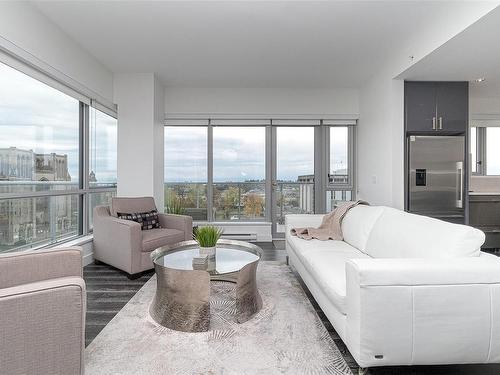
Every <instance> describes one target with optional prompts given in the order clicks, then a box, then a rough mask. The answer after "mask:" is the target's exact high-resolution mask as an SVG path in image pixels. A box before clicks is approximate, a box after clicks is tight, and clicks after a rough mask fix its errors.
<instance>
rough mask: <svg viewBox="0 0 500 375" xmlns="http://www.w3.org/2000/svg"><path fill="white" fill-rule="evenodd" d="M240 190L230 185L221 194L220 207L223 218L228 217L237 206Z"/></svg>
mask: <svg viewBox="0 0 500 375" xmlns="http://www.w3.org/2000/svg"><path fill="white" fill-rule="evenodd" d="M239 195H240V192H239V190H238V188H237V187H236V186H230V187H229V188H228V189H226V190H224V191H223V192H222V194H221V199H220V203H221V208H222V210H223V211H224V218H225V219H229V217H230V215H231V211H233V210H234V209H235V208H237V207H238V202H239Z"/></svg>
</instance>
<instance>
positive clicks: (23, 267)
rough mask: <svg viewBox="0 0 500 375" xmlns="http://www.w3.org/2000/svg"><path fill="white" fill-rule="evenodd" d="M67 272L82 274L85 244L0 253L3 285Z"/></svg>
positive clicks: (44, 278)
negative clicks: (83, 247) (82, 247)
mask: <svg viewBox="0 0 500 375" xmlns="http://www.w3.org/2000/svg"><path fill="white" fill-rule="evenodd" d="M67 276H79V277H81V276H82V249H81V247H78V246H75V247H67V248H58V249H44V250H39V251H25V252H17V253H7V254H2V255H0V288H9V287H12V286H16V285H21V284H27V283H32V282H36V281H42V280H48V279H54V278H59V277H67Z"/></svg>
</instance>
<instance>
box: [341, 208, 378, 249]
mask: <svg viewBox="0 0 500 375" xmlns="http://www.w3.org/2000/svg"><path fill="white" fill-rule="evenodd" d="M383 210H384V207H382V206H365V205H358V206H355V207H353V208H351V209H350V210H349V211H347V214H346V215H345V216H344V219H343V220H342V235H343V236H344V241H345V242H347V243H348V244H349V245H351V246H354V247H355V248H357V249H358V250H360V251H362V252H363V253H366V251H365V249H366V243H367V242H368V237H369V236H370V232H371V231H372V229H373V226H374V225H375V222H376V221H377V220H378V218H379V217H380V215H381V214H382V212H383Z"/></svg>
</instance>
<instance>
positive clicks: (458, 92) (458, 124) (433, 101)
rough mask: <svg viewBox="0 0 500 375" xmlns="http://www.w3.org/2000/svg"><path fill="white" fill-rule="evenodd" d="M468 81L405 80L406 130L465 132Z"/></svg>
mask: <svg viewBox="0 0 500 375" xmlns="http://www.w3.org/2000/svg"><path fill="white" fill-rule="evenodd" d="M468 107H469V84H468V82H417V81H407V82H405V121H406V131H408V132H419V133H422V132H425V133H447V132H453V133H465V132H466V131H467V123H468Z"/></svg>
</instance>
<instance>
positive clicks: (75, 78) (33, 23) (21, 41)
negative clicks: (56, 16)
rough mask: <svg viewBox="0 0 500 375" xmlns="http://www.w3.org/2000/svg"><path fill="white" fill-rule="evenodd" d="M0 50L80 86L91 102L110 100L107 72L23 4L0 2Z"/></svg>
mask: <svg viewBox="0 0 500 375" xmlns="http://www.w3.org/2000/svg"><path fill="white" fill-rule="evenodd" d="M0 50H5V51H8V52H10V53H13V54H15V55H17V56H18V57H22V58H23V59H28V60H29V61H30V62H31V63H33V64H35V65H36V66H37V67H38V68H40V69H42V70H46V71H47V73H50V74H51V75H57V78H58V79H60V80H63V81H65V83H67V84H68V85H69V86H74V85H76V86H83V87H84V88H86V89H87V90H88V92H89V94H92V96H91V97H92V98H95V99H101V97H102V98H103V99H105V100H107V101H109V102H112V100H113V75H112V74H111V72H110V71H109V70H107V69H106V68H105V67H104V66H103V65H102V64H100V63H99V62H98V61H97V60H96V59H95V58H94V57H93V56H91V55H90V54H89V53H87V52H86V51H85V50H84V49H83V48H81V47H80V46H79V45H78V44H76V43H75V42H74V41H73V40H72V39H71V38H69V37H68V36H67V35H66V34H65V33H64V32H62V31H61V30H60V29H59V28H58V27H57V26H55V25H54V24H53V23H52V22H51V21H50V20H49V19H48V18H47V17H45V16H44V15H43V14H42V13H40V12H39V11H38V10H37V9H36V8H35V7H34V6H33V5H31V4H29V3H27V2H20V1H19V2H0ZM101 101H102V100H101ZM104 104H108V103H104Z"/></svg>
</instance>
